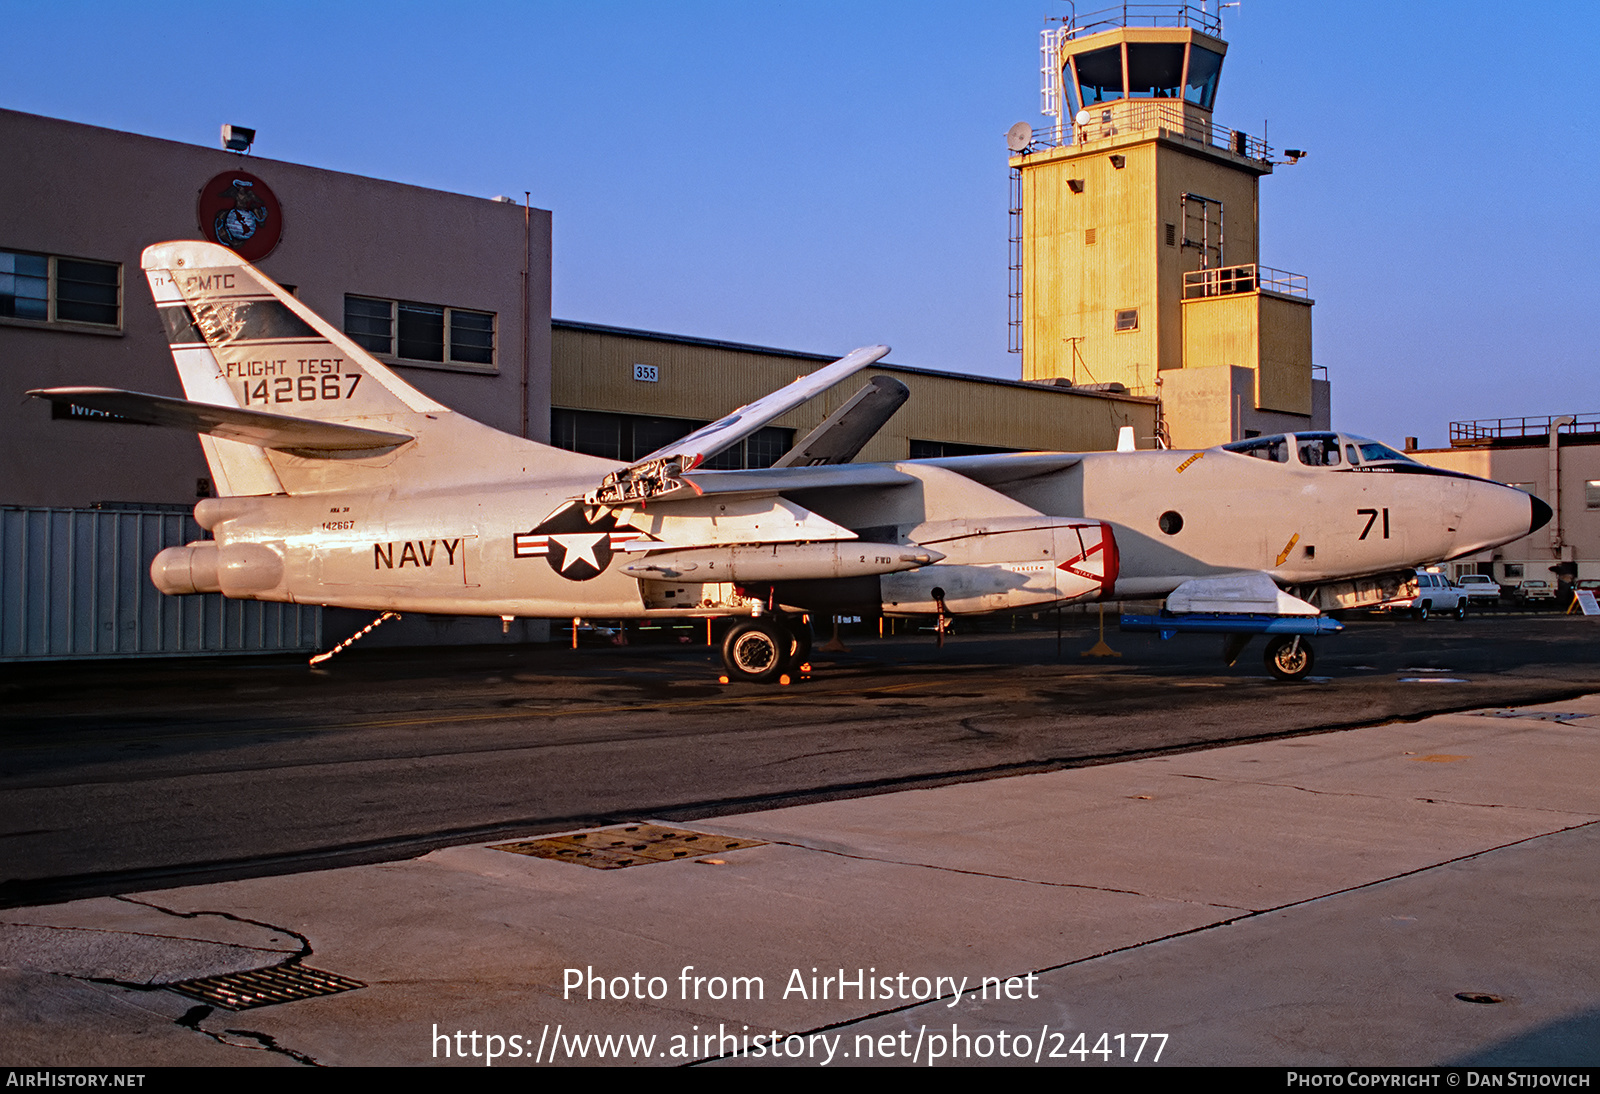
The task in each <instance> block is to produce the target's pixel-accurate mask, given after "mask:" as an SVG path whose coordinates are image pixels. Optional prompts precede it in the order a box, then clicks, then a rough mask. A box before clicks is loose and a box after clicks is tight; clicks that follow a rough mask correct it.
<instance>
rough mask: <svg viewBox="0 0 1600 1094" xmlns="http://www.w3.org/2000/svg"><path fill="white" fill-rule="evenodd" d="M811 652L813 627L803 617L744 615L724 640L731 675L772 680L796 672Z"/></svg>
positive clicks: (757, 681) (744, 679)
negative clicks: (748, 616) (745, 616)
mask: <svg viewBox="0 0 1600 1094" xmlns="http://www.w3.org/2000/svg"><path fill="white" fill-rule="evenodd" d="M810 656H811V627H810V626H809V625H808V624H806V623H804V622H802V621H801V620H800V619H790V618H785V617H782V616H775V615H761V616H752V617H750V618H748V619H740V620H738V621H737V622H736V623H734V625H733V626H731V627H729V628H728V633H727V636H726V637H724V638H723V640H722V663H723V665H724V667H726V668H727V670H728V679H729V680H734V681H739V682H742V683H750V684H770V683H773V682H774V681H776V680H777V679H778V678H779V677H780V676H784V675H793V674H794V672H795V670H796V669H798V668H799V667H800V666H801V665H802V664H804V663H805V661H806V659H807V658H808V657H810Z"/></svg>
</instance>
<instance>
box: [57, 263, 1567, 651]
mask: <svg viewBox="0 0 1600 1094" xmlns="http://www.w3.org/2000/svg"><path fill="white" fill-rule="evenodd" d="M142 265H143V267H144V270H145V272H146V275H147V278H148V280H149V283H150V287H151V291H152V294H153V296H154V298H155V302H156V306H157V309H158V311H159V313H160V316H161V319H162V321H163V323H164V325H165V329H166V331H167V333H168V336H169V341H170V344H171V348H172V354H173V358H174V361H175V363H176V366H177V369H178V373H179V376H180V379H181V381H182V385H183V390H184V394H185V396H186V398H184V399H173V398H167V397H162V396H156V395H148V394H144V393H140V392H130V391H119V390H115V389H109V388H80V387H73V388H54V389H49V390H43V391H34V392H31V394H33V395H36V396H39V397H42V398H46V399H50V400H53V401H56V402H67V403H73V404H77V405H79V406H84V407H89V408H93V409H97V410H103V411H108V412H110V413H113V414H117V415H120V416H122V417H124V418H128V419H131V420H134V421H140V422H145V423H148V424H155V425H163V426H169V427H176V428H181V429H188V430H193V431H195V432H197V433H198V434H199V435H200V443H201V445H202V447H203V448H204V451H205V457H206V460H207V463H208V465H209V467H210V469H211V473H212V478H213V482H214V483H215V485H216V488H217V491H218V495H219V496H217V497H214V498H207V499H204V500H202V501H201V502H200V503H199V504H198V505H196V506H195V519H196V521H197V522H198V523H199V524H200V526H201V527H202V528H204V529H206V530H207V531H208V532H209V533H210V534H211V536H212V538H211V539H208V540H203V541H200V542H196V543H191V544H189V545H187V546H184V547H172V548H168V549H166V550H164V551H162V552H161V553H160V554H159V555H157V556H156V558H155V560H154V562H153V563H152V565H151V578H152V580H153V581H154V583H155V585H156V586H157V588H159V589H160V590H161V591H162V592H164V593H168V594H171V595H185V594H191V593H205V592H221V593H222V594H223V595H225V596H229V597H236V598H248V599H257V600H276V601H288V602H293V603H306V604H322V605H329V606H339V607H348V608H361V609H369V610H373V611H379V612H386V611H397V612H436V613H448V614H465V615H482V616H500V617H502V618H503V619H506V620H510V619H513V618H517V617H526V618H574V617H589V618H599V619H640V618H652V617H683V616H699V617H722V616H729V617H736V618H735V622H734V624H733V625H732V626H731V627H730V628H729V629H728V632H727V636H726V638H725V640H724V642H723V647H722V652H723V659H724V662H725V664H726V666H727V670H728V673H729V675H730V677H732V678H734V679H738V680H746V681H770V680H774V679H777V678H778V677H779V676H780V675H781V674H782V673H784V672H788V671H792V669H793V667H794V666H795V665H796V664H798V663H799V662H800V661H801V660H802V659H803V658H804V657H805V656H806V653H807V648H808V646H809V631H808V630H807V629H805V628H803V627H799V626H796V625H795V620H796V617H797V616H798V615H799V613H802V612H807V611H835V612H838V611H867V612H872V613H877V612H880V611H881V612H884V613H887V614H891V615H921V614H937V615H939V616H940V617H941V618H945V617H948V616H953V615H962V614H975V613H990V612H1006V611H1039V610H1042V609H1048V608H1053V607H1056V606H1059V605H1063V604H1071V603H1081V602H1085V601H1095V600H1108V599H1117V600H1123V599H1136V598H1161V597H1166V598H1167V609H1168V610H1167V612H1165V613H1163V615H1162V616H1161V617H1159V619H1158V622H1157V624H1155V626H1156V628H1157V629H1161V630H1163V631H1164V632H1173V631H1178V630H1186V629H1210V630H1220V631H1223V632H1224V633H1227V634H1230V635H1233V636H1234V638H1233V641H1232V654H1233V656H1237V654H1238V648H1239V647H1240V646H1242V645H1243V641H1244V639H1245V637H1247V636H1248V635H1249V634H1251V633H1263V632H1265V633H1269V634H1274V635H1276V637H1275V638H1274V639H1273V640H1272V642H1271V644H1269V647H1268V654H1267V663H1268V666H1269V668H1272V669H1273V671H1274V672H1275V673H1277V674H1278V675H1280V676H1283V677H1286V678H1292V677H1297V676H1302V675H1304V674H1305V672H1306V671H1308V670H1309V668H1310V665H1311V650H1310V646H1309V642H1308V639H1307V636H1309V635H1310V634H1313V633H1318V632H1319V631H1321V630H1324V629H1328V627H1327V626H1326V623H1327V621H1326V620H1325V619H1324V618H1323V617H1322V613H1324V612H1328V611H1334V610H1338V609H1342V608H1353V607H1359V606H1364V605H1367V604H1375V603H1378V602H1380V601H1382V600H1384V599H1387V598H1389V597H1392V596H1394V595H1396V593H1397V592H1398V591H1400V590H1401V589H1403V588H1404V586H1405V584H1406V583H1407V582H1408V581H1413V580H1414V568H1415V567H1416V566H1417V565H1418V564H1421V563H1431V562H1435V561H1438V560H1440V559H1447V558H1452V557H1457V556H1461V555H1466V554H1470V553H1473V552H1476V551H1481V550H1484V549H1485V548H1488V547H1492V546H1494V545H1496V544H1500V543H1504V542H1507V541H1509V540H1512V539H1516V538H1518V537H1520V536H1523V535H1527V534H1528V533H1529V532H1530V531H1531V530H1533V529H1535V528H1538V527H1539V526H1540V525H1542V524H1543V523H1544V522H1545V521H1546V520H1548V519H1549V516H1550V510H1549V507H1548V506H1546V505H1545V504H1544V503H1543V502H1542V501H1540V500H1539V499H1537V498H1534V497H1532V496H1530V495H1528V494H1526V493H1523V492H1521V491H1519V490H1514V489H1511V488H1509V487H1506V486H1502V485H1499V484H1497V483H1492V482H1488V481H1485V480H1482V479H1476V478H1472V477H1470V476H1466V475H1460V474H1455V473H1452V472H1446V471H1439V470H1435V469H1433V468H1429V467H1425V466H1423V465H1421V464H1419V463H1416V462H1414V461H1412V460H1410V459H1408V458H1406V457H1405V456H1403V455H1402V454H1400V453H1398V452H1395V451H1394V450H1392V449H1390V448H1388V447H1386V446H1384V445H1382V444H1378V443H1376V442H1373V441H1368V440H1365V439H1362V438H1357V437H1352V436H1348V435H1344V434H1339V433H1333V432H1326V431H1319V432H1312V433H1300V434H1285V435H1278V436H1273V437H1262V438H1253V439H1250V440H1246V441H1241V442H1236V443H1234V444H1228V445H1223V446H1221V447H1218V448H1211V449H1205V450H1203V451H1195V452H1180V451H1168V450H1156V451H1141V452H1088V453H1053V452H1042V453H1041V452H1030V453H1014V454H1004V455H984V456H968V457H958V458H950V459H934V460H907V461H901V462H896V463H883V464H855V463H850V462H846V461H848V460H850V459H851V458H852V457H853V456H854V455H855V453H856V452H858V451H859V450H860V448H861V445H862V444H863V443H864V441H865V439H866V437H868V436H870V435H871V433H872V432H873V431H875V430H876V428H877V427H878V426H881V424H882V422H883V421H884V420H886V418H887V416H888V415H889V414H892V413H893V412H894V410H895V409H896V408H897V407H898V406H899V404H900V402H901V401H903V399H904V391H903V389H901V390H900V391H898V392H896V391H894V390H892V388H894V387H898V385H894V384H893V382H892V381H890V382H885V381H884V378H881V377H880V378H879V380H877V381H874V384H872V385H869V387H868V388H866V389H863V391H862V392H861V393H860V395H858V396H857V398H856V399H853V400H851V402H850V403H849V404H848V405H847V406H846V407H844V408H842V409H841V411H840V412H839V413H837V414H835V415H834V416H833V417H832V418H830V419H829V421H828V422H825V423H823V425H822V426H821V427H819V428H818V429H817V430H816V431H813V433H812V434H811V435H809V436H808V437H806V438H805V439H803V440H802V441H801V442H800V443H799V444H797V445H796V446H795V450H794V451H793V452H791V453H790V454H789V455H787V456H785V457H784V458H783V459H782V460H780V461H779V465H778V466H775V467H772V468H766V469H759V470H744V471H710V470H706V469H705V467H704V464H705V461H706V460H707V459H709V458H710V457H713V456H715V455H716V454H717V453H718V452H720V451H722V450H724V449H726V448H728V447H729V446H730V445H733V444H735V443H737V442H738V441H740V440H741V439H743V438H744V437H746V436H748V435H750V434H751V433H753V432H755V431H756V430H758V429H760V428H761V427H762V426H764V425H765V424H767V423H768V422H770V421H772V420H773V419H774V418H776V417H778V416H779V415H781V414H783V413H785V412H787V411H788V410H790V409H792V408H793V407H795V406H798V405H800V404H801V403H803V402H805V401H806V400H808V399H810V398H812V397H814V396H815V395H817V394H819V393H821V392H822V391H824V390H826V389H827V388H829V387H831V386H832V385H834V384H836V383H838V382H840V381H842V380H844V379H845V378H847V377H848V376H850V375H852V374H854V373H857V372H859V371H860V370H862V369H864V368H866V367H868V366H869V365H871V364H872V363H873V362H875V361H877V360H879V359H880V358H881V357H883V356H884V355H885V354H886V353H887V352H888V347H886V346H872V347H867V348H864V349H859V350H856V351H855V352H854V353H851V354H849V355H848V356H846V357H844V358H841V359H840V360H838V361H836V362H834V363H833V364H831V365H828V366H826V367H824V368H822V369H819V370H818V371H816V372H813V373H811V374H810V375H808V376H805V377H802V378H801V379H799V380H797V381H795V382H794V383H793V384H791V385H789V386H788V387H785V388H783V389H781V390H779V391H776V392H773V393H772V394H770V395H767V396H765V397H763V398H761V399H758V400H756V401H755V402H753V403H750V404H748V405H747V406H744V407H741V408H739V409H738V410H736V411H734V412H733V413H731V414H729V415H727V416H726V417H724V418H722V419H720V420H718V421H716V422H713V423H712V424H710V425H708V426H706V427H704V428H702V429H698V430H696V431H694V432H693V433H690V434H689V435H688V436H686V437H684V438H682V439H681V440H678V441H675V442H673V443H672V444H670V445H667V446H665V447H663V448H662V449H660V450H658V451H657V452H654V453H652V454H651V455H649V456H648V457H646V458H644V459H642V460H639V461H636V462H634V463H632V464H628V465H619V464H618V463H617V462H616V461H612V460H605V459H601V458H597V457H593V456H587V455H582V454H579V453H575V452H569V451H566V450H563V449H559V448H553V447H551V446H549V445H545V444H540V443H538V442H535V441H531V440H526V439H523V438H520V437H513V436H510V435H507V434H505V433H501V432H499V431H497V430H494V429H491V428H489V427H487V426H485V425H482V424H480V423H478V422H475V421H473V420H471V419H469V418H466V417H464V416H462V415H460V414H456V413H454V412H452V411H451V410H450V409H449V408H448V407H445V406H442V405H440V404H439V403H437V402H435V401H434V400H432V399H430V398H428V397H427V396H426V395H424V394H422V393H421V392H420V391H418V390H417V389H415V388H413V387H411V386H410V385H409V384H407V383H405V381H404V380H402V379H401V378H400V377H399V376H397V375H396V374H395V373H394V372H393V371H392V370H390V369H389V368H387V367H386V366H384V365H383V364H382V363H380V362H379V361H378V360H376V359H375V358H374V357H372V356H371V355H370V354H368V353H367V352H366V351H365V350H363V349H362V348H361V347H360V346H358V345H357V344H355V343H354V342H353V341H352V340H351V339H350V338H349V337H348V336H346V335H345V334H344V333H343V332H342V331H339V330H338V329H336V328H335V327H333V326H332V325H331V324H329V323H328V322H326V321H325V320H323V319H322V318H321V317H320V316H318V315H317V314H315V313H314V312H313V311H311V310H310V309H309V308H307V307H306V306H305V305H304V304H302V303H301V302H300V301H299V300H297V299H296V298H295V297H293V296H291V295H290V294H289V293H287V292H285V291H284V290H283V289H282V288H280V287H279V286H278V285H276V284H275V283H273V282H272V280H271V279H269V278H268V277H266V276H265V275H263V274H262V273H261V272H260V271H258V270H256V269H255V268H254V267H253V266H251V265H249V264H248V263H246V262H244V261H243V260H242V259H240V258H239V257H238V256H237V255H235V254H234V253H233V252H231V251H229V250H227V249H225V248H223V247H219V246H216V245H214V244H209V243H200V242H171V243H161V244H156V245H155V246H152V247H150V248H148V249H146V250H145V252H144V255H143V260H142Z"/></svg>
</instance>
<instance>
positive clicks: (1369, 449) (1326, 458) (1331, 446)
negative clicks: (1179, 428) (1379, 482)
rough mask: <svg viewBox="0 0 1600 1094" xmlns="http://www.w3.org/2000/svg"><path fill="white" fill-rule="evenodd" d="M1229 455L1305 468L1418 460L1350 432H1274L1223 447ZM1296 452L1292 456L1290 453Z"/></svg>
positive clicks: (1411, 462) (1356, 465)
mask: <svg viewBox="0 0 1600 1094" xmlns="http://www.w3.org/2000/svg"><path fill="white" fill-rule="evenodd" d="M1222 447H1223V449H1225V450H1226V451H1228V452H1237V453H1239V454H1240V455H1241V456H1253V457H1255V458H1256V459H1258V460H1270V461H1272V462H1274V463H1289V462H1290V461H1291V459H1293V460H1297V461H1298V462H1299V463H1300V464H1302V465H1304V466H1306V467H1360V466H1361V465H1362V464H1369V463H1397V462H1398V463H1408V464H1414V463H1416V461H1415V460H1413V459H1411V458H1410V457H1409V456H1404V455H1401V454H1400V453H1399V452H1396V451H1395V450H1394V449H1392V448H1390V447H1389V446H1388V445H1386V444H1382V443H1380V442H1378V441H1372V440H1368V439H1367V438H1365V437H1357V436H1355V435H1354V434H1351V433H1321V432H1317V433H1274V434H1273V435H1272V436H1270V437H1251V438H1249V439H1247V440H1243V441H1234V442H1233V443H1232V444H1225V445H1223V446H1222ZM1291 452H1292V453H1294V455H1293V456H1292V457H1291V456H1290V453H1291Z"/></svg>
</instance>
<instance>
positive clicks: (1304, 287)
mask: <svg viewBox="0 0 1600 1094" xmlns="http://www.w3.org/2000/svg"><path fill="white" fill-rule="evenodd" d="M1257 290H1261V291H1264V292H1275V293H1282V294H1283V295H1284V296H1298V297H1300V298H1301V299H1309V298H1310V296H1311V285H1310V283H1309V282H1308V281H1307V280H1306V275H1305V274H1297V273H1289V272H1288V271H1287V270H1275V269H1273V268H1272V267H1271V266H1262V265H1260V264H1258V263H1255V262H1247V263H1245V264H1244V265H1242V266H1218V267H1216V268H1214V269H1209V270H1193V271H1191V272H1189V273H1186V274H1184V275H1183V298H1184V299H1185V300H1199V299H1201V298H1203V297H1207V296H1231V295H1233V294H1235V293H1245V292H1256V291H1257Z"/></svg>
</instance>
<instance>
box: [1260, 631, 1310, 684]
mask: <svg viewBox="0 0 1600 1094" xmlns="http://www.w3.org/2000/svg"><path fill="white" fill-rule="evenodd" d="M1265 660H1266V663H1267V671H1268V672H1270V673H1272V675H1274V676H1276V677H1277V678H1278V679H1279V680H1299V679H1301V678H1303V677H1304V676H1305V675H1306V673H1308V672H1310V671H1311V665H1312V663H1313V662H1314V660H1315V657H1314V656H1313V655H1312V653H1311V642H1310V640H1308V639H1306V638H1303V637H1301V636H1299V635H1279V636H1278V637H1276V638H1274V639H1273V640H1272V641H1270V642H1268V643H1267V653H1266V658H1265Z"/></svg>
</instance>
